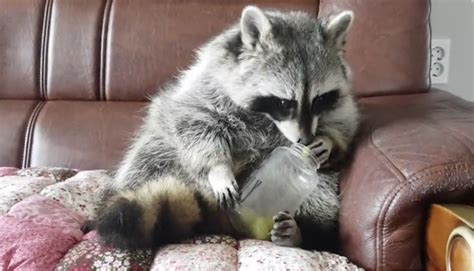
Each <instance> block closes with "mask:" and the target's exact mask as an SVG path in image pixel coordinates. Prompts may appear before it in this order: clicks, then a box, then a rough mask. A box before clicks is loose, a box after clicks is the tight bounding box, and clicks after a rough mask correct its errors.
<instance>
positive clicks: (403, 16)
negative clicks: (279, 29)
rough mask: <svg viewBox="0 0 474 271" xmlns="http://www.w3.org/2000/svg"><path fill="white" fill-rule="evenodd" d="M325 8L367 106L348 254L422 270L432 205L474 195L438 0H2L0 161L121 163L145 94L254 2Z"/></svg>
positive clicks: (346, 235)
mask: <svg viewBox="0 0 474 271" xmlns="http://www.w3.org/2000/svg"><path fill="white" fill-rule="evenodd" d="M250 3H254V4H256V5H258V6H261V7H273V8H281V9H300V10H306V11H308V12H311V13H313V14H315V15H318V16H325V15H328V14H331V13H333V12H334V11H335V10H340V9H351V10H353V11H354V12H355V15H356V19H355V23H354V25H353V28H352V31H351V33H350V35H349V37H348V41H347V57H348V59H349V61H350V64H351V65H352V67H353V73H354V91H355V93H356V94H357V95H358V96H359V101H360V107H361V110H362V112H363V113H364V121H363V127H362V129H361V135H360V138H359V143H358V144H357V146H356V150H355V154H354V161H353V163H352V164H351V166H350V168H349V170H348V171H347V173H346V175H345V177H344V180H343V182H342V187H341V191H342V197H341V198H342V212H341V219H340V226H341V236H340V237H341V240H342V246H343V253H344V254H345V255H347V256H348V257H349V258H350V259H351V260H352V261H354V262H355V263H357V264H359V265H361V266H362V267H365V268H369V269H380V270H388V269H407V268H410V269H420V268H421V267H422V266H423V261H422V259H423V253H424V237H423V236H424V234H423V233H424V228H425V222H426V216H427V210H428V207H429V205H430V204H431V203H447V202H449V203H471V204H472V203H474V154H473V153H474V105H473V103H469V102H466V101H464V100H462V99H459V98H457V97H455V96H453V95H450V94H448V93H446V92H443V91H438V90H432V89H430V83H429V76H428V70H429V63H430V61H429V48H430V24H429V14H430V2H429V1H428V0H398V1H393V0H363V1H362V0H320V1H318V0H292V1H282V0H259V1H244V0H232V1H216V0H200V1H198V0H182V1H181V0H180V1H173V0H94V1H92V0H75V1H66V0H56V1H53V0H0V165H1V166H16V167H29V166H62V167H71V168H79V169H96V168H113V167H114V166H115V165H116V164H117V161H119V159H120V157H121V155H122V153H123V150H124V148H125V147H126V146H127V142H128V140H129V138H130V136H131V134H132V133H133V131H134V129H135V128H136V127H137V124H138V123H139V122H140V116H141V115H142V113H143V110H142V109H143V106H145V105H146V96H147V95H149V94H151V93H153V92H154V91H155V90H156V89H158V87H159V86H161V85H163V84H164V83H165V82H166V81H167V80H169V79H171V78H172V77H173V75H175V74H176V73H177V70H178V69H182V68H184V67H186V65H188V64H189V63H190V62H191V61H192V51H193V49H195V48H196V47H198V46H199V45H200V44H201V43H202V42H204V41H205V40H206V39H208V38H209V37H211V36H213V35H214V34H216V33H218V32H219V31H220V30H221V29H223V28H224V27H225V26H226V25H228V24H229V23H230V22H232V21H234V20H236V19H237V18H238V16H239V15H240V11H241V8H242V7H243V6H244V5H247V4H250Z"/></svg>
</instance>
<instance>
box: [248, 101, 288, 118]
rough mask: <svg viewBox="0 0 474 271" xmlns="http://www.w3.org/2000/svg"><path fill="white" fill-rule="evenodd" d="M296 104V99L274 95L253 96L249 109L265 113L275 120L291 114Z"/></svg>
mask: <svg viewBox="0 0 474 271" xmlns="http://www.w3.org/2000/svg"><path fill="white" fill-rule="evenodd" d="M296 106H297V103H296V101H294V100H287V99H280V98H278V97H275V96H263V97H257V98H255V99H254V100H253V101H252V102H251V103H250V106H249V109H250V110H252V111H255V112H260V113H266V114H268V115H270V116H271V117H272V118H273V119H275V120H284V119H287V118H289V117H291V115H292V114H293V112H294V110H293V109H295V108H296Z"/></svg>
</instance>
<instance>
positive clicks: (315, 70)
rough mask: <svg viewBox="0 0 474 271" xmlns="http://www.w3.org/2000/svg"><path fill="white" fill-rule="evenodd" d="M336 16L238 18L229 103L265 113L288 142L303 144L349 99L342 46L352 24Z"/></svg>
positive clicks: (258, 14) (254, 12)
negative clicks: (233, 81)
mask: <svg viewBox="0 0 474 271" xmlns="http://www.w3.org/2000/svg"><path fill="white" fill-rule="evenodd" d="M352 18H353V15H352V12H347V11H346V12H342V13H341V14H339V15H338V16H336V17H335V18H334V19H332V20H330V21H329V22H327V23H321V22H320V21H317V20H316V19H313V18H311V17H310V16H308V15H306V14H304V13H298V12H293V13H277V12H266V13H264V12H262V11H261V10H260V9H258V8H256V7H247V8H245V9H244V11H243V13H242V18H241V23H240V35H241V36H240V38H241V41H242V48H241V49H240V50H239V54H238V62H239V66H238V74H239V78H238V81H239V83H240V84H239V90H238V91H237V90H234V91H233V93H232V94H231V97H232V99H233V100H234V101H235V102H236V103H238V104H239V105H241V106H242V107H244V108H246V109H248V110H252V111H255V112H261V113H264V114H266V115H267V116H268V117H269V118H270V119H271V120H273V121H274V123H275V124H276V126H277V127H278V128H279V130H280V131H281V132H282V133H283V134H284V135H285V136H286V137H287V138H288V139H289V140H290V141H292V142H300V143H303V144H309V143H311V142H312V140H313V138H314V135H315V134H316V131H317V128H318V123H320V122H324V119H325V118H331V115H332V114H337V113H338V111H343V110H344V109H343V107H344V106H345V104H346V103H349V102H350V101H345V99H352V98H351V97H350V93H349V92H350V75H349V68H348V67H347V65H346V64H345V62H344V60H343V54H342V47H343V44H344V40H345V36H346V33H347V31H348V29H349V27H350V24H351V22H352Z"/></svg>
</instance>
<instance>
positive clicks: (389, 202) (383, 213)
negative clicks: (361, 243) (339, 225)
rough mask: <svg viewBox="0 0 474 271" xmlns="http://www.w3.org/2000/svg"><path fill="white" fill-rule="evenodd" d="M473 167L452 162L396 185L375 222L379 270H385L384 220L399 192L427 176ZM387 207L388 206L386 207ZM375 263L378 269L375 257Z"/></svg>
mask: <svg viewBox="0 0 474 271" xmlns="http://www.w3.org/2000/svg"><path fill="white" fill-rule="evenodd" d="M473 165H474V163H471V162H459V161H458V162H453V163H448V164H445V166H444V168H443V169H442V170H437V171H433V172H427V173H425V174H421V175H412V177H411V178H408V179H407V180H406V182H404V183H399V184H397V188H396V189H395V190H392V193H390V194H389V195H388V196H387V197H386V198H385V200H384V203H383V205H382V206H383V207H382V208H381V210H380V212H379V215H378V217H377V221H380V220H381V221H382V222H381V224H382V226H380V223H377V232H378V233H379V232H381V233H380V235H381V236H376V238H377V239H378V238H380V240H381V251H380V254H382V259H381V263H380V265H381V267H382V268H380V270H384V268H385V258H386V257H385V256H386V253H385V246H384V242H383V235H385V233H386V232H385V231H384V225H385V220H386V217H387V213H388V211H389V210H390V208H391V206H392V203H393V202H394V201H395V199H396V198H397V197H398V195H400V192H401V191H402V190H404V189H405V188H406V187H408V185H411V184H413V183H415V182H416V181H417V180H420V179H422V178H426V177H429V176H434V175H441V173H443V172H445V171H446V170H447V169H457V170H459V169H469V168H471V167H472V166H473ZM438 166H439V165H434V166H432V167H430V168H427V169H426V170H424V171H430V170H432V169H433V168H436V167H438ZM387 205H388V206H387ZM376 249H377V254H378V253H379V251H378V250H379V248H378V247H377V248H376ZM376 258H377V261H376V262H377V263H376V269H379V266H378V258H379V257H377V256H376Z"/></svg>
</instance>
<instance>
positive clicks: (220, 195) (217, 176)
mask: <svg viewBox="0 0 474 271" xmlns="http://www.w3.org/2000/svg"><path fill="white" fill-rule="evenodd" d="M209 183H210V184H211V188H212V191H213V192H214V196H215V197H216V200H217V203H218V204H219V206H220V207H221V208H232V207H234V206H235V204H236V203H237V202H238V201H239V193H238V191H239V186H238V184H237V182H236V181H235V177H234V173H233V172H232V169H231V168H230V167H228V166H226V165H218V166H215V167H213V168H212V169H211V170H210V172H209Z"/></svg>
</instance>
